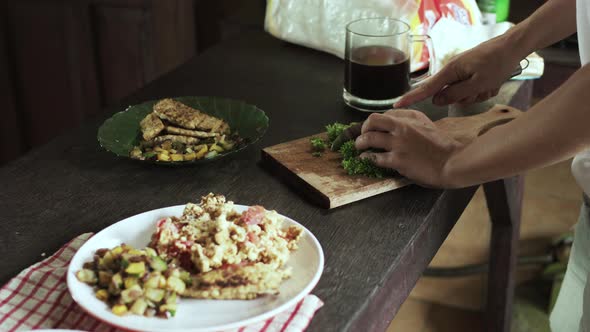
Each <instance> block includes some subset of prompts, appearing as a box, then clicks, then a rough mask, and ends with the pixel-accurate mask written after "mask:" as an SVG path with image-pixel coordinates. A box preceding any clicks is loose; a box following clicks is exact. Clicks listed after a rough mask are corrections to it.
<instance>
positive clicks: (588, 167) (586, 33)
mask: <svg viewBox="0 0 590 332" xmlns="http://www.w3.org/2000/svg"><path fill="white" fill-rule="evenodd" d="M576 23H577V27H578V46H579V49H580V60H581V62H582V66H583V65H585V64H587V63H588V62H589V61H590V1H589V0H577V1H576ZM572 173H573V175H574V177H575V178H576V181H577V182H578V184H579V185H580V187H582V190H583V191H584V193H585V194H586V195H588V196H590V150H588V151H584V152H582V153H580V154H578V155H577V156H576V157H575V158H574V161H573V162H572Z"/></svg>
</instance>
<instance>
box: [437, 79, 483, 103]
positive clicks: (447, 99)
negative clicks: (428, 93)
mask: <svg viewBox="0 0 590 332" xmlns="http://www.w3.org/2000/svg"><path fill="white" fill-rule="evenodd" d="M478 88H479V87H478V85H477V84H476V83H475V82H474V79H473V78H470V79H468V80H465V81H461V82H459V83H455V84H451V85H449V86H447V87H446V88H444V89H443V90H441V91H440V92H438V93H437V94H436V95H435V96H434V98H432V102H433V104H435V105H438V106H445V105H449V104H454V103H458V102H460V101H461V100H463V99H468V98H470V97H471V96H478V95H479V93H480V92H481V91H478ZM474 100H475V99H474Z"/></svg>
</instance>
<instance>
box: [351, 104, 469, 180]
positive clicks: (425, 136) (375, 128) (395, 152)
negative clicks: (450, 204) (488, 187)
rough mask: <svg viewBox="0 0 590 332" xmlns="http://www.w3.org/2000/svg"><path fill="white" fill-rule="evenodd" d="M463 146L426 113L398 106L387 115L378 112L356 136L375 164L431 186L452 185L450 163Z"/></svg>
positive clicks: (365, 156)
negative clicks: (449, 176) (374, 150)
mask: <svg viewBox="0 0 590 332" xmlns="http://www.w3.org/2000/svg"><path fill="white" fill-rule="evenodd" d="M461 147H462V145H461V144H460V143H459V142H458V141H456V140H455V139H453V138H452V137H450V136H448V135H447V134H446V133H444V132H443V131H441V130H439V129H438V128H437V127H436V125H435V124H434V123H433V122H432V121H430V119H429V118H428V117H427V116H426V115H425V114H424V113H422V112H418V111H414V110H408V109H396V110H390V111H387V112H385V113H383V114H379V113H374V114H371V115H370V116H369V118H368V119H367V120H366V121H365V122H364V124H363V127H362V132H361V135H360V136H359V137H358V138H357V139H356V148H357V149H358V150H367V149H379V150H383V152H364V153H362V154H361V158H369V159H371V160H372V161H373V162H374V163H375V165H377V166H379V167H384V168H392V169H395V170H397V171H398V172H399V173H400V174H401V175H403V176H405V177H407V178H409V179H411V180H413V181H414V182H416V183H418V184H421V185H425V186H431V187H450V186H451V183H454V181H452V179H448V176H447V172H446V166H447V162H448V160H449V159H450V157H451V156H452V155H453V154H454V153H455V152H456V151H458V150H459V149H460V148H461Z"/></svg>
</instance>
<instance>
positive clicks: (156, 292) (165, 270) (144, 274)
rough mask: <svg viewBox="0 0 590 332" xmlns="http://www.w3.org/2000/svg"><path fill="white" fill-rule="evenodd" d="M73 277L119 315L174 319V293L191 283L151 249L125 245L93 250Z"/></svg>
mask: <svg viewBox="0 0 590 332" xmlns="http://www.w3.org/2000/svg"><path fill="white" fill-rule="evenodd" d="M76 277H77V278H78V280H80V281H82V282H84V283H86V284H89V285H91V286H93V287H94V295H95V296H96V298H98V299H99V300H101V301H104V302H106V303H107V304H109V306H110V307H111V311H112V312H113V313H114V314H116V315H119V316H122V315H124V314H127V313H133V314H136V315H144V316H148V317H152V316H159V317H166V318H167V317H170V316H174V314H175V313H176V301H177V294H178V293H182V292H183V291H184V290H185V289H186V285H187V283H188V284H189V285H190V283H191V282H192V280H191V279H190V276H189V274H188V273H187V272H186V271H183V270H181V269H179V268H177V267H175V266H174V265H171V264H167V263H166V261H164V260H163V259H162V258H160V257H159V256H158V255H157V253H156V251H155V250H154V249H152V248H145V249H143V250H138V249H135V248H133V247H131V246H129V245H126V244H122V245H120V246H117V247H115V248H113V249H110V250H109V249H106V248H105V249H99V250H97V251H96V253H95V254H94V259H93V260H92V261H90V262H86V263H85V264H84V268H83V269H81V270H79V271H77V272H76Z"/></svg>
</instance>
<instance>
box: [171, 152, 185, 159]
mask: <svg viewBox="0 0 590 332" xmlns="http://www.w3.org/2000/svg"><path fill="white" fill-rule="evenodd" d="M170 158H172V161H183V160H184V156H183V155H182V154H179V153H174V154H171V155H170Z"/></svg>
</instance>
